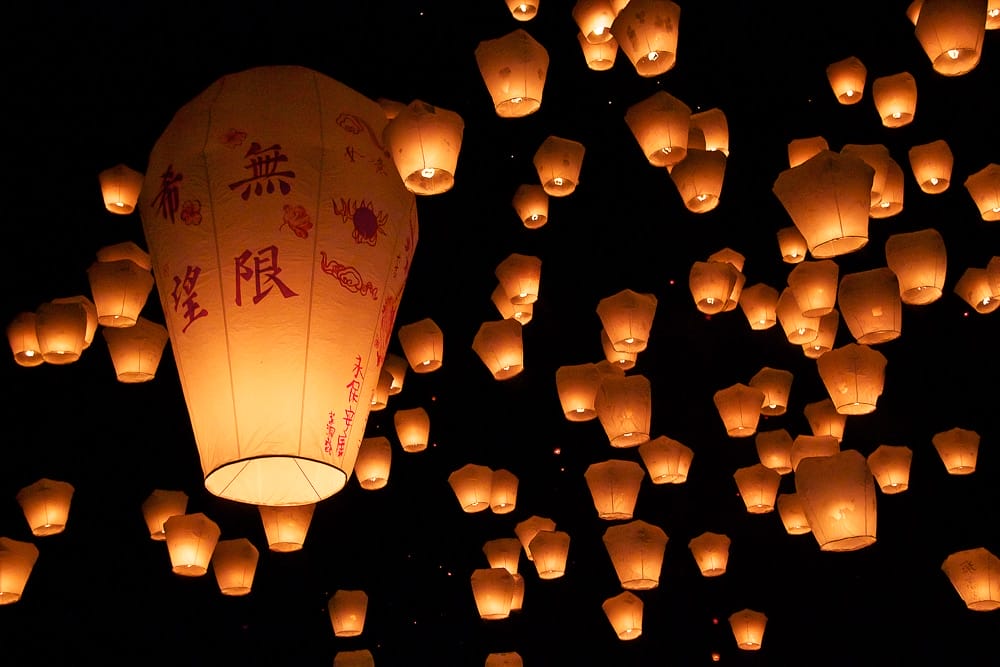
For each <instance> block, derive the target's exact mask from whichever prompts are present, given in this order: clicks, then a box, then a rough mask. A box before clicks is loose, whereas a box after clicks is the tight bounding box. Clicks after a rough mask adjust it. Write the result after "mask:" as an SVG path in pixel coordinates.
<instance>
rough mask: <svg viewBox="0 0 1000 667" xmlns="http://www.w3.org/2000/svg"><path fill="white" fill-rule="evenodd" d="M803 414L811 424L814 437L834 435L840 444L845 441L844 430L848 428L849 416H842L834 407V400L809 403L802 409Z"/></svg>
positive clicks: (828, 399) (825, 399)
mask: <svg viewBox="0 0 1000 667" xmlns="http://www.w3.org/2000/svg"><path fill="white" fill-rule="evenodd" d="M802 413H803V414H804V415H805V417H806V421H807V422H809V428H810V430H812V434H813V435H832V436H833V437H835V438H836V439H837V441H838V442H841V441H843V439H844V430H845V428H846V427H847V415H846V414H841V413H840V412H839V411H838V410H837V407H836V406H835V405H834V403H833V400H832V399H830V398H824V399H823V400H820V401H814V402H812V403H807V404H806V406H805V407H804V408H803V409H802Z"/></svg>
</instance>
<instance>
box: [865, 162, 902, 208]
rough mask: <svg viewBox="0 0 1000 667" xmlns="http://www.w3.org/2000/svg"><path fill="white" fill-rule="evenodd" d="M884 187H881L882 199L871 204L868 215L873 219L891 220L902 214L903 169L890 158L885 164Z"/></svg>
mask: <svg viewBox="0 0 1000 667" xmlns="http://www.w3.org/2000/svg"><path fill="white" fill-rule="evenodd" d="M886 165H887V166H886V172H885V185H884V186H882V199H881V201H879V202H877V203H876V202H872V207H871V209H870V210H869V211H868V215H870V216H871V217H872V218H875V219H879V220H880V219H883V218H891V217H893V216H894V215H899V214H900V213H902V212H903V199H904V197H905V195H906V183H905V181H906V177H905V176H904V174H903V168H902V167H900V166H899V163H898V162H896V161H895V160H893V159H892V158H891V157H890V158H889V160H888V161H887V162H886Z"/></svg>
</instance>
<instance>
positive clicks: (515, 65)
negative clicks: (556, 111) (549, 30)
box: [476, 29, 549, 118]
mask: <svg viewBox="0 0 1000 667" xmlns="http://www.w3.org/2000/svg"><path fill="white" fill-rule="evenodd" d="M476 64H477V65H479V73H480V75H481V76H482V77H483V82H484V83H485V84H486V88H487V90H488V91H489V93H490V97H491V98H492V99H493V108H494V109H495V110H496V113H497V115H498V116H500V117H501V118H520V117H522V116H527V115H529V114H532V113H534V112H536V111H538V109H539V107H541V105H542V93H543V91H544V90H545V77H546V75H547V73H548V69H549V53H548V51H546V50H545V47H544V46H542V45H541V44H540V43H539V42H538V41H536V40H535V38H533V37H532V36H531V35H529V34H528V33H527V32H526V31H524V30H521V29H517V30H515V31H513V32H511V33H508V34H506V35H504V36H503V37H499V38H497V39H488V40H485V41H482V42H480V43H479V45H478V46H477V47H476Z"/></svg>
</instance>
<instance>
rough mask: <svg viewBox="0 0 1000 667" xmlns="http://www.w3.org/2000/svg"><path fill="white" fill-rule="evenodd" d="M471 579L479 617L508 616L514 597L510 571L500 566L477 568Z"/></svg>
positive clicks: (512, 578)
mask: <svg viewBox="0 0 1000 667" xmlns="http://www.w3.org/2000/svg"><path fill="white" fill-rule="evenodd" d="M471 580H472V595H473V597H474V598H475V601H476V609H478V610H479V618H481V619H483V620H485V621H497V620H501V619H504V618H507V617H508V616H510V603H511V600H512V599H513V597H514V576H513V575H512V574H511V573H510V572H508V571H507V570H506V569H504V568H502V567H488V568H485V567H484V568H477V569H475V570H473V571H472V577H471Z"/></svg>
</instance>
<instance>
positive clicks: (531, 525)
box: [514, 516, 556, 560]
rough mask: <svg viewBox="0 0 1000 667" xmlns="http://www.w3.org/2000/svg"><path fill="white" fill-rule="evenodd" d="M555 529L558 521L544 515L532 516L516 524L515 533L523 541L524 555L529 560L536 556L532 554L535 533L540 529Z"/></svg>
mask: <svg viewBox="0 0 1000 667" xmlns="http://www.w3.org/2000/svg"><path fill="white" fill-rule="evenodd" d="M555 529H556V522H555V521H553V520H552V519H549V518H546V517H543V516H531V517H528V518H527V519H525V520H524V521H520V522H518V523H517V525H516V526H514V533H515V534H516V535H517V539H518V540H519V541H520V542H521V546H522V547H524V555H525V556H527V557H528V560H534V556H532V555H531V540H533V539H535V535H537V534H538V533H539V532H540V531H543V530H548V531H554V530H555Z"/></svg>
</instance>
